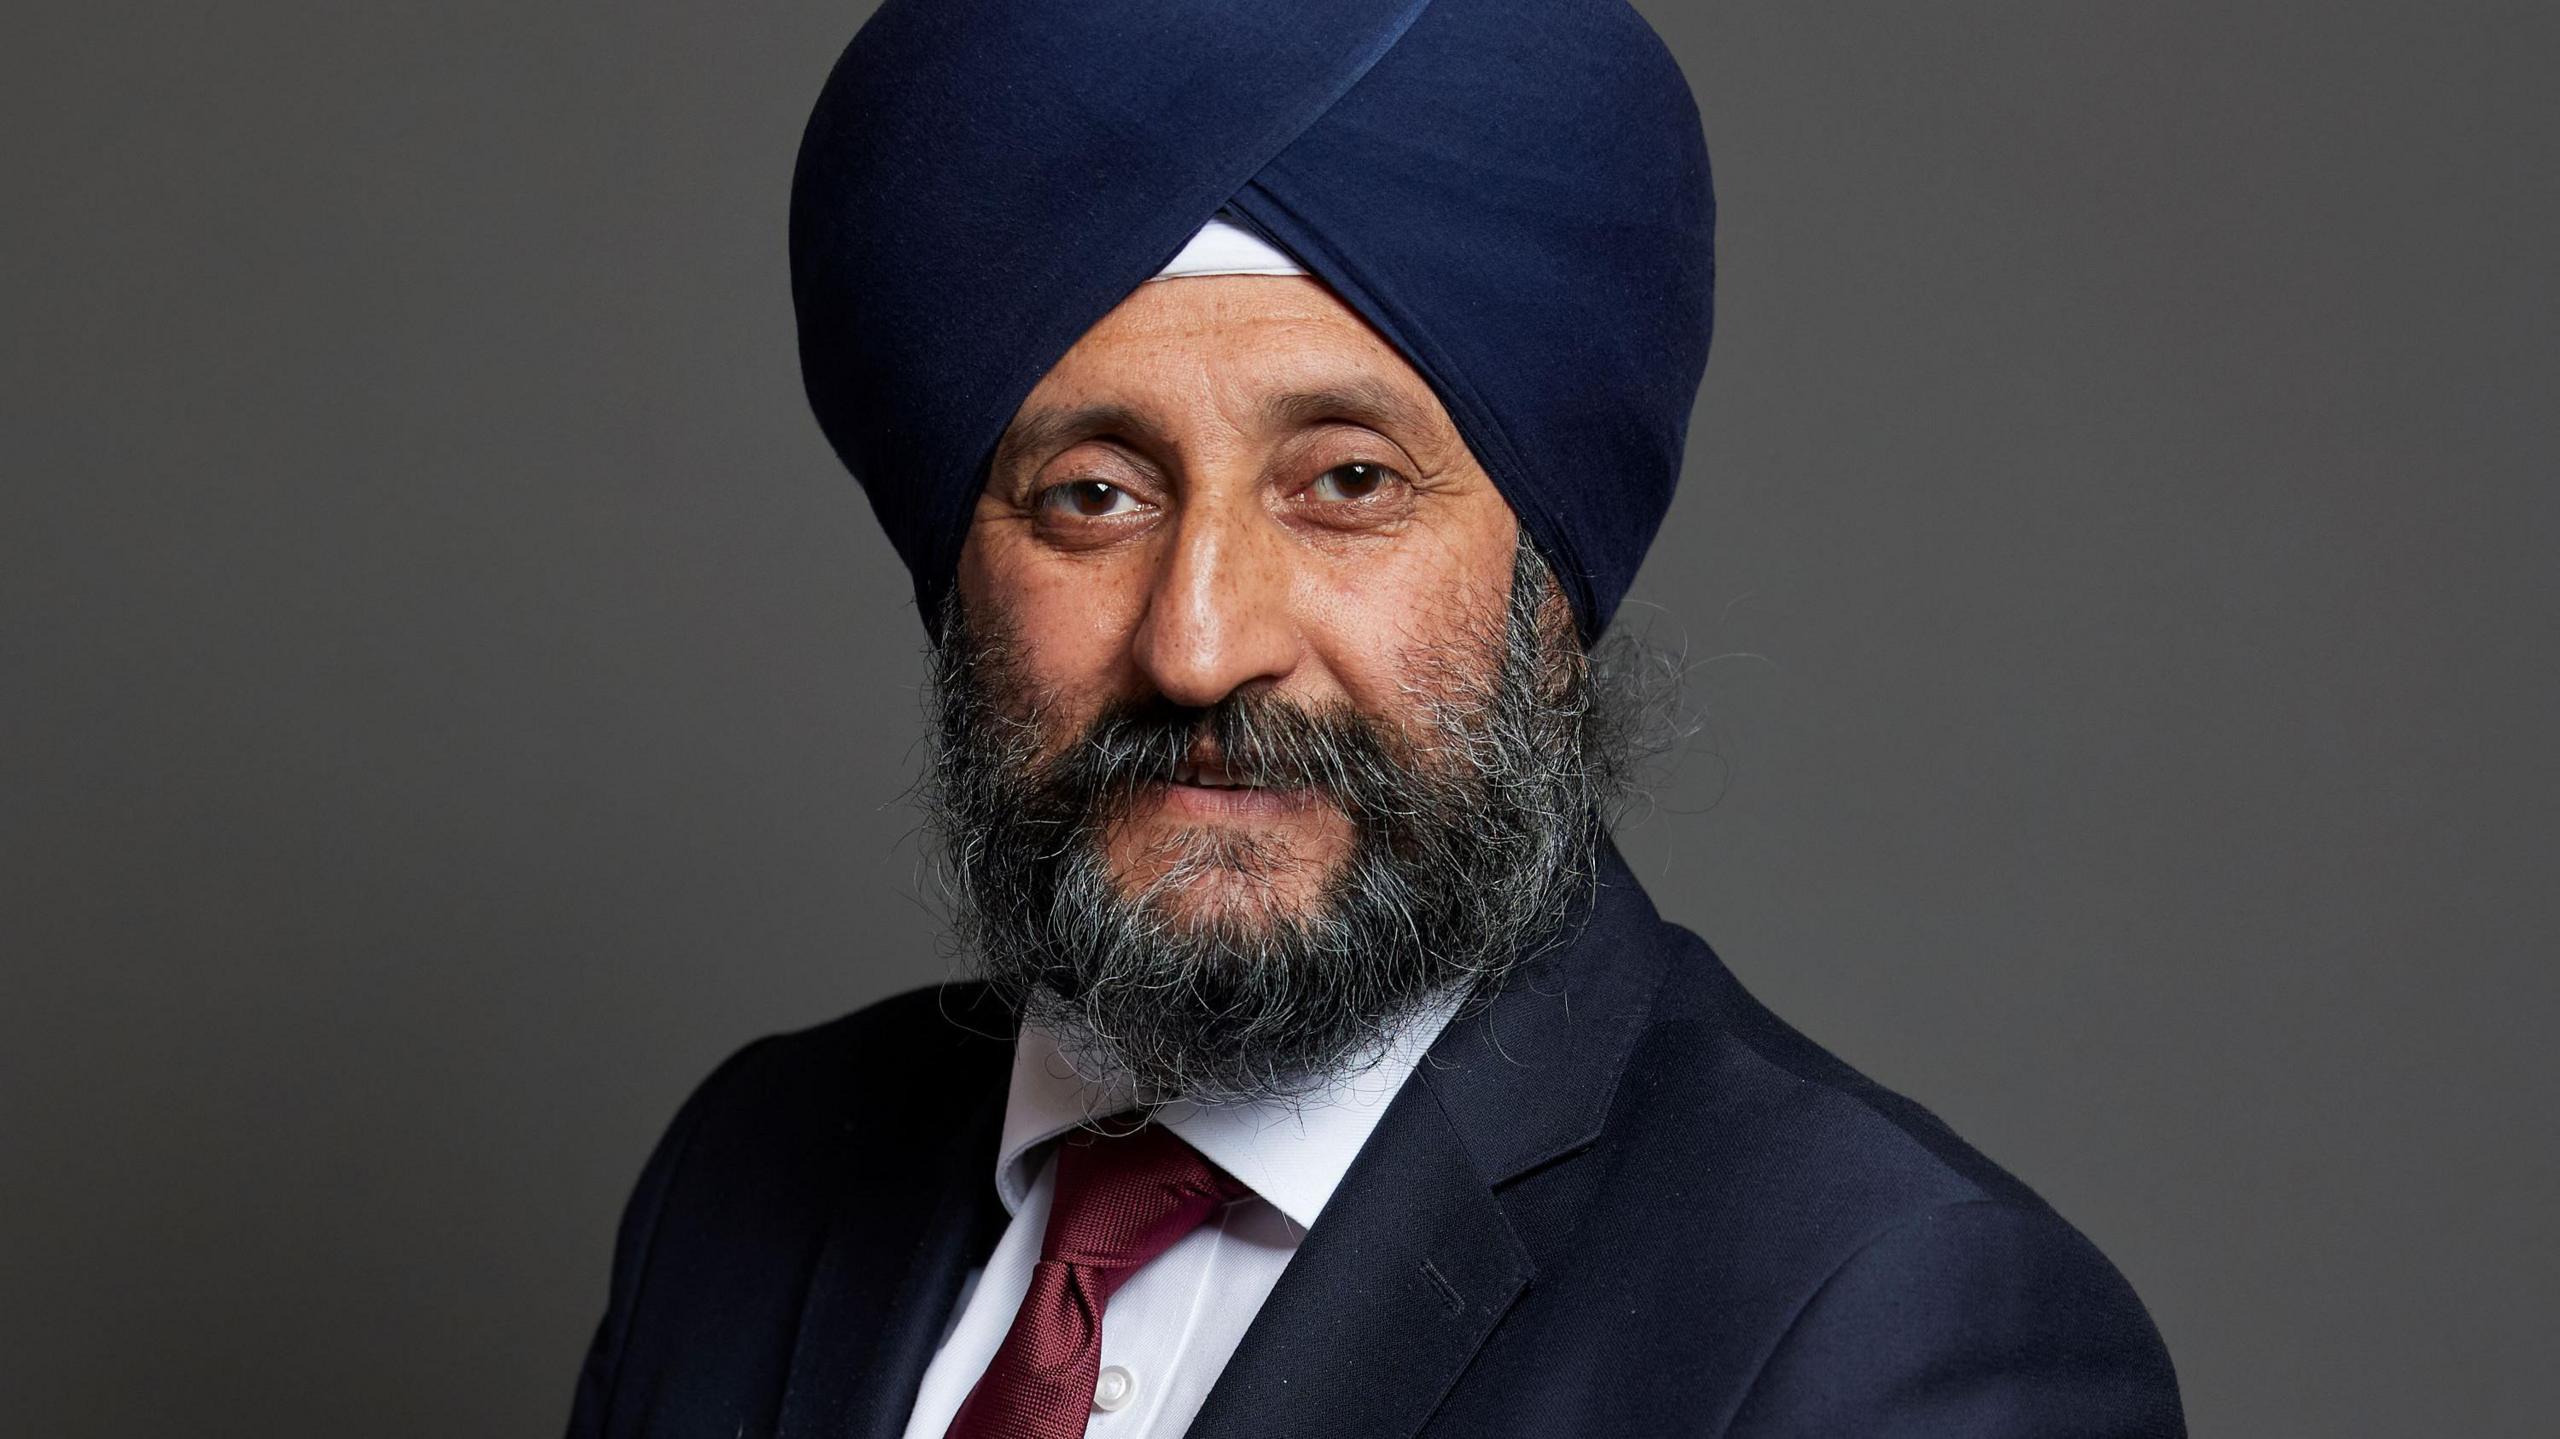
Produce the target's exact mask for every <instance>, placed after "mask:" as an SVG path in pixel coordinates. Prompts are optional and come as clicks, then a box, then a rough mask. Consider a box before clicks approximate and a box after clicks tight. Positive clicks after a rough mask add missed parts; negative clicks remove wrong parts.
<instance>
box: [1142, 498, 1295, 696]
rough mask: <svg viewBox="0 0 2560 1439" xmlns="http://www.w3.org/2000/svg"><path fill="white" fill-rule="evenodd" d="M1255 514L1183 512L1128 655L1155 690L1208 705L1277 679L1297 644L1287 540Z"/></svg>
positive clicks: (1289, 665) (1218, 508) (1222, 509)
mask: <svg viewBox="0 0 2560 1439" xmlns="http://www.w3.org/2000/svg"><path fill="white" fill-rule="evenodd" d="M1270 527H1271V526H1270V522H1269V520H1268V519H1267V518H1265V517H1263V516H1262V515H1260V514H1259V513H1254V514H1236V513H1233V512H1232V511H1231V509H1230V507H1228V506H1223V505H1211V506H1201V507H1196V508H1191V509H1187V510H1185V511H1184V512H1183V513H1182V515H1181V516H1180V518H1179V519H1178V520H1177V521H1176V523H1175V526H1174V532H1173V534H1172V536H1171V539H1170V542H1169V544H1168V545H1167V547H1166V549H1164V550H1163V551H1162V552H1160V553H1159V555H1158V557H1157V564H1156V568H1155V571H1154V574H1153V575H1152V577H1151V581H1152V582H1151V587H1150V589H1149V592H1148V596H1147V609H1146V614H1145V617H1144V618H1143V619H1141V620H1140V621H1139V624H1138V630H1137V633H1136V635H1135V636H1133V637H1132V641H1131V647H1132V654H1133V658H1134V659H1135V661H1136V663H1137V666H1138V669H1139V671H1140V672H1141V673H1143V674H1144V675H1145V676H1146V677H1147V679H1148V680H1149V681H1150V682H1152V683H1153V684H1154V686H1155V688H1156V692H1157V693H1159V694H1161V695H1163V696H1164V697H1165V698H1166V699H1168V700H1171V701H1173V702H1174V703H1175V704H1179V705H1187V706H1190V707H1192V708H1194V709H1206V708H1208V707H1209V706H1211V705H1214V704H1216V703H1217V702H1218V701H1220V700H1222V699H1225V698H1226V697H1227V696H1228V695H1231V694H1233V693H1235V692H1236V691H1237V690H1239V689H1242V688H1244V687H1245V686H1247V685H1250V684H1253V683H1255V682H1257V681H1271V682H1275V683H1276V682H1278V681H1280V680H1283V679H1285V678H1287V677H1288V675H1289V673H1290V671H1292V670H1293V669H1295V668H1296V667H1297V665H1298V661H1299V656H1300V654H1301V653H1302V650H1303V645H1302V642H1301V638H1300V636H1299V633H1298V627H1297V622H1296V617H1295V615H1294V614H1293V613H1292V611H1291V606H1290V583H1289V581H1290V574H1289V565H1288V560H1287V557H1286V555H1284V554H1282V553H1280V551H1281V550H1282V548H1283V546H1282V544H1281V543H1280V542H1279V540H1278V539H1277V537H1275V536H1272V535H1269V534H1266V533H1265V531H1267V530H1268V529H1269V528H1270Z"/></svg>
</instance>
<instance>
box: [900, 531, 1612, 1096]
mask: <svg viewBox="0 0 2560 1439" xmlns="http://www.w3.org/2000/svg"><path fill="white" fill-rule="evenodd" d="M1485 628H1486V629H1488V630H1490V629H1491V628H1492V627H1491V626H1486V627H1485ZM1428 668H1429V670H1430V671H1432V672H1430V673H1420V674H1415V675H1412V676H1411V677H1410V679H1411V683H1412V687H1413V689H1414V690H1415V691H1417V692H1418V694H1419V696H1420V697H1419V699H1418V702H1417V709H1416V712H1415V714H1414V715H1413V717H1412V718H1411V719H1409V720H1406V721H1404V722H1403V723H1400V724H1399V723H1393V722H1386V723H1382V722H1381V721H1379V720H1378V719H1376V718H1374V717H1372V716H1369V715H1365V714H1362V713H1359V712H1357V711H1355V710H1353V709H1351V708H1350V707H1349V706H1347V705H1335V706H1330V707H1321V708H1313V709H1310V708H1307V707H1303V706H1301V705H1298V704H1296V703H1294V702H1291V701H1287V700H1283V699H1280V698H1278V697H1276V696H1273V695H1271V694H1268V693H1239V694H1237V695H1231V696H1229V697H1228V698H1227V699H1225V700H1223V701H1221V702H1219V703H1218V704H1216V705H1214V706H1211V707H1209V708H1207V709H1195V708H1186V707H1182V706H1177V705H1173V704H1170V703H1168V702H1165V701H1163V700H1161V699H1150V700H1140V701H1132V702H1128V703H1124V704H1121V705H1118V706H1115V707H1113V708H1111V709H1109V710H1107V711H1106V712H1104V713H1103V714H1101V715H1100V716H1098V717H1097V718H1096V719H1095V720H1094V721H1093V722H1092V723H1091V724H1090V725H1088V726H1087V727H1086V729H1085V731H1084V733H1083V734H1082V735H1081V736H1080V737H1078V738H1077V739H1076V740H1075V741H1074V742H1072V743H1070V744H1067V745H1065V746H1064V747H1063V748H1061V749H1060V750H1059V752H1058V753H1057V754H1055V755H1052V756H1048V757H1046V758H1044V757H1043V756H1042V755H1041V754H1040V753H1039V749H1040V746H1039V742H1038V731H1039V729H1040V725H1039V723H1038V699H1037V697H1036V696H1033V695H1031V694H1029V693H1027V690H1028V686H1027V684H1026V683H1025V681H1024V679H1023V669H1022V666H1021V663H1020V658H1019V655H1018V653H1017V650H1016V647H1015V643H1014V641H1013V639H1012V636H1011V634H1010V632H1009V630H1008V629H1007V627H1006V625H1005V624H1004V622H1003V618H1002V617H1001V616H988V617H986V618H985V619H984V620H979V619H976V618H974V617H969V616H964V615H963V614H962V609H961V606H960V605H959V604H958V603H957V601H956V600H955V601H954V602H953V603H952V604H950V605H949V606H947V611H946V619H945V624H944V628H943V633H942V635H941V637H940V638H939V640H938V641H937V643H936V645H935V647H934V651H933V655H932V666H931V669H932V674H931V705H932V709H933V714H934V718H935V743H934V748H933V757H932V763H931V768H930V771H929V777H928V781H927V787H926V798H927V801H928V808H929V811H930V813H931V816H932V825H933V831H934V834H935V838H936V840H937V841H938V848H939V850H940V857H941V860H942V863H943V868H944V873H945V878H946V883H947V885H948V887H949V890H950V893H951V897H952V900H953V911H954V921H955V927H956V929H957V931H958V934H959V938H960V940H961V942H962V944H963V946H964V948H965V950H966V952H967V953H968V954H969V955H970V956H971V958H972V959H973V961H974V963H975V966H976V968H977V971H978V973H979V975H980V977H981V978H983V979H984V980H986V981H987V983H988V984H989V985H990V986H991V987H992V988H993V989H994V990H995V991H996V992H997V994H998V995H999V996H1000V997H1001V998H1003V999H1004V1000H1005V1001H1006V1002H1007V1003H1008V1004H1010V1005H1011V1006H1013V1007H1014V1009H1015V1010H1016V1012H1017V1013H1019V1014H1020V1015H1021V1016H1022V1017H1023V1018H1024V1020H1025V1021H1026V1022H1028V1023H1031V1024H1035V1025H1038V1026H1040V1027H1041V1028H1043V1029H1046V1030H1048V1031H1049V1032H1050V1033H1051V1034H1053V1035H1055V1036H1056V1037H1057V1039H1058V1040H1059V1042H1060V1044H1061V1046H1062V1047H1063V1049H1064V1051H1065V1052H1066V1054H1067V1056H1068V1058H1069V1060H1070V1062H1072V1063H1074V1064H1075V1065H1076V1066H1077V1067H1078V1069H1079V1070H1080V1071H1081V1072H1082V1073H1084V1074H1086V1075H1087V1076H1089V1077H1096V1078H1099V1077H1102V1076H1105V1075H1109V1076H1114V1077H1117V1078H1122V1079H1125V1080H1126V1081H1127V1082H1129V1083H1130V1084H1131V1085H1132V1086H1133V1088H1134V1092H1135V1094H1136V1096H1137V1102H1139V1103H1141V1104H1155V1103H1162V1102H1166V1101H1169V1100H1174V1099H1190V1100H1196V1101H1201V1102H1232V1101H1238V1100H1255V1099H1285V1098H1291V1097H1295V1096H1299V1095H1303V1094H1305V1093H1307V1092H1308V1091H1310V1090H1312V1089H1314V1088H1317V1087H1319V1086H1321V1085H1323V1084H1324V1083H1326V1082H1327V1081H1328V1080H1330V1079H1332V1078H1333V1077H1335V1076H1337V1075H1340V1074H1344V1073H1347V1072H1350V1071H1353V1070H1356V1069H1358V1068H1360V1067H1362V1066H1364V1065H1366V1064H1367V1063H1369V1062H1371V1061H1372V1060H1373V1059H1374V1058H1375V1057H1376V1056H1377V1055H1378V1054H1379V1053H1380V1052H1381V1051H1382V1050H1383V1049H1384V1048H1385V1047H1386V1045H1387V1044H1388V1043H1389V1042H1390V1041H1391V1040H1392V1039H1393V1037H1394V1036H1395V1034H1396V1032H1397V1030H1398V1029H1399V1028H1400V1027H1401V1026H1402V1025H1403V1024H1404V1023H1405V1022H1406V1020H1407V1019H1409V1018H1410V1017H1411V1016H1413V1015H1414V1014H1415V1013H1416V1012H1417V1011H1419V1010H1421V1009H1423V1008H1424V1007H1426V1006H1429V1005H1432V1004H1434V1003H1437V1002H1444V1001H1449V1000H1457V1001H1461V1002H1463V1001H1464V1000H1467V999H1471V998H1479V997H1483V996H1487V995H1489V994H1491V993H1492V992H1493V991H1494V990H1496V989H1498V988H1499V987H1500V985H1501V984H1502V982H1503V980H1504V979H1505V978H1506V977H1507V976H1508V975H1509V974H1510V973H1511V972H1512V971H1513V970H1514V969H1515V968H1516V967H1517V966H1518V965H1520V964H1521V963H1524V962H1525V961H1526V960H1527V959H1528V958H1530V957H1532V956H1533V955H1534V954H1535V953H1536V952H1537V951H1538V949H1539V947H1540V945H1541V943H1542V942H1543V941H1547V940H1550V939H1551V938H1552V937H1553V936H1554V935H1556V934H1557V933H1558V932H1559V931H1560V930H1561V929H1562V928H1563V927H1564V925H1565V923H1566V921H1567V920H1568V919H1569V918H1570V916H1571V915H1572V913H1573V912H1574V910H1575V908H1576V906H1577V905H1578V904H1579V903H1580V902H1581V901H1582V900H1583V899H1584V897H1585V896H1586V895H1587V892H1588V889H1589V885H1590V877H1591V870H1592V864H1593V857H1594V854H1595V851H1596V847H1597V845H1598V843H1599V839H1600V835H1601V833H1602V824H1601V819H1600V807H1601V805H1602V803H1603V802H1604V801H1605V800H1607V799H1608V798H1609V797H1610V796H1611V793H1612V791H1613V789H1614V787H1615V785H1616V783H1617V781H1618V780H1619V779H1620V778H1621V777H1622V776H1623V775H1624V774H1625V772H1626V770H1627V768H1628V756H1627V734H1628V731H1629V726H1628V725H1627V724H1625V723H1623V722H1621V715H1622V713H1623V708H1624V707H1623V706H1612V705H1607V704H1595V703H1594V688H1593V682H1592V674H1593V671H1592V667H1591V665H1590V663H1589V661H1588V659H1587V657H1586V656H1585V654H1584V652H1583V649H1582V647H1581V644H1580V641H1579V638H1578V636H1577V635H1576V634H1575V632H1574V628H1573V624H1572V620H1571V616H1570V611H1569V610H1568V609H1567V608H1566V606H1565V604H1564V601H1563V599H1562V596H1561V594H1560V593H1559V592H1558V590H1557V588H1556V586H1555V583H1554V580H1553V578H1552V577H1551V576H1550V575H1549V574H1548V572H1547V570H1546V567H1545V565H1544V564H1543V562H1542V561H1541V560H1540V559H1539V558H1538V557H1537V555H1536V552H1535V551H1534V550H1532V549H1531V548H1530V547H1529V546H1528V544H1527V543H1526V542H1525V541H1524V542H1523V543H1522V545H1521V546H1520V550H1519V558H1518V560H1517V562H1516V564H1515V565H1514V569H1513V575H1512V585H1511V596H1510V603H1509V605H1508V607H1507V610H1506V613H1505V615H1504V616H1503V619H1502V622H1501V625H1500V632H1499V633H1479V634H1476V635H1473V636H1469V637H1467V638H1466V639H1465V640H1462V641H1461V643H1460V644H1459V645H1457V646H1453V647H1451V648H1450V649H1449V650H1447V651H1445V652H1443V653H1440V654H1438V655H1436V656H1435V657H1434V659H1433V661H1432V663H1431V664H1430V665H1429V666H1428ZM1202 734H1207V735H1211V736H1214V737H1215V739H1216V740H1217V743H1218V745H1219V748H1220V751H1221V753H1222V755H1223V757H1224V762H1225V764H1226V766H1227V767H1228V769H1229V770H1230V771H1231V772H1232V773H1234V774H1235V775H1236V776H1237V777H1238V778H1240V779H1242V780H1244V781H1246V782H1249V783H1255V784H1267V785H1281V786H1295V785H1306V786H1312V787H1314V788H1315V789H1316V790H1317V792H1318V793H1319V794H1320V795H1321V796H1323V797H1324V798H1326V799H1328V800H1330V801H1331V802H1332V803H1333V804H1334V805H1336V806H1337V807H1338V808H1339V809H1340V810H1341V811H1342V812H1343V813H1344V814H1345V815H1347V816H1349V817H1350V818H1351V820H1352V822H1353V829H1354V831H1355V833H1356V839H1355V841H1354V844H1353V848H1352V852H1351V853H1350V855H1349V856H1348V857H1346V858H1345V859H1344V860H1343V861H1342V862H1341V863H1339V864H1338V865H1337V866H1336V867H1335V869H1334V871H1333V872H1332V873H1331V874H1330V875H1329V876H1327V878H1326V879H1325V881H1324V882H1323V884H1322V886H1321V889H1320V892H1319V893H1318V894H1317V895H1316V896H1315V898H1314V899H1312V900H1311V901H1310V902H1308V903H1306V904H1304V905H1302V906H1295V907H1292V906H1287V905H1284V904H1282V903H1280V902H1279V901H1278V900H1277V899H1276V898H1272V897H1271V896H1270V895H1269V894H1268V881H1269V880H1270V879H1271V877H1272V876H1273V875H1274V873H1275V871H1276V870H1277V869H1278V868H1279V867H1281V866H1282V865H1283V864H1285V862H1286V860H1287V856H1286V855H1284V854H1281V853H1276V852H1274V851H1273V850H1272V849H1271V848H1270V847H1269V845H1268V844H1267V842H1265V841H1261V840H1258V839H1256V838H1254V837H1251V836H1239V835H1236V834H1233V833H1230V832H1222V831H1205V830H1204V831H1201V832H1198V833H1196V834H1194V835H1192V836H1189V837H1186V838H1185V839H1184V840H1183V841H1182V842H1181V844H1180V847H1179V849H1178V850H1177V852H1176V853H1175V854H1174V856H1173V858H1172V862H1171V864H1170V867H1169V868H1168V869H1167V871H1166V872H1165V873H1164V874H1163V875H1162V876H1161V877H1160V878H1157V879H1155V880H1154V881H1152V882H1150V883H1148V884H1146V885H1145V886H1143V887H1142V888H1139V889H1137V890H1135V891H1134V892H1129V891H1124V889H1123V887H1122V886H1121V884H1120V882H1119V881H1118V880H1117V879H1116V878H1115V877H1114V875H1113V872H1112V868H1111V863H1110V860H1109V857H1108V855H1107V853H1106V849H1105V844H1106V840H1107V838H1108V836H1109V833H1110V830H1111V827H1112V824H1113V822H1114V821H1115V820H1116V819H1118V818H1120V817H1121V816H1123V815H1125V814H1126V813H1127V812H1128V808H1129V806H1130V805H1131V803H1132V802H1133V801H1134V800H1136V799H1137V798H1138V797H1139V796H1140V795H1141V794H1142V793H1143V792H1144V790H1145V788H1146V786H1148V785H1149V784H1151V783H1155V782H1158V781H1164V780H1169V779H1171V778H1172V776H1173V773H1174V770H1175V767H1176V766H1177V765H1178V764H1179V763H1180V762H1181V761H1182V760H1183V758H1184V756H1185V755H1186V753H1187V752H1188V751H1189V749H1190V748H1191V746H1192V745H1193V743H1194V742H1195V740H1196V739H1197V738H1198V737H1199V736H1200V735H1202ZM1208 884H1217V885H1218V886H1219V889H1220V892H1222V893H1227V894H1230V895H1233V896H1238V897H1235V898H1230V899H1228V900H1226V901H1223V902H1221V903H1220V904H1218V905H1217V906H1215V907H1213V908H1210V909H1207V910H1205V911H1203V910H1202V908H1201V906H1200V905H1199V904H1197V903H1195V904H1192V905H1189V906H1182V905H1177V904H1175V903H1173V902H1172V901H1174V900H1175V899H1177V898H1179V897H1182V896H1185V895H1188V894H1194V893H1199V892H1205V891H1196V890H1195V886H1202V885H1208Z"/></svg>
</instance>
